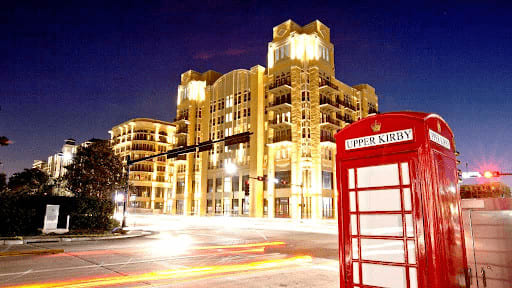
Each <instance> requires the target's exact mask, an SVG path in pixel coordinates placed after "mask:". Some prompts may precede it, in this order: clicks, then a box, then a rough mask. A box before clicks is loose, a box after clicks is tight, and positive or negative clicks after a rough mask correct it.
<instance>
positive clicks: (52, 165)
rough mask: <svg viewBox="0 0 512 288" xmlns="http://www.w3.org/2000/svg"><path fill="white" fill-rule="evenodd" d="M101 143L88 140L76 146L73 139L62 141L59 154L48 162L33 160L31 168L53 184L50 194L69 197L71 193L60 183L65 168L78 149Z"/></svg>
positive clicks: (51, 157) (54, 155)
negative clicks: (47, 177)
mask: <svg viewBox="0 0 512 288" xmlns="http://www.w3.org/2000/svg"><path fill="white" fill-rule="evenodd" d="M96 141H102V140H100V139H94V138H93V139H90V140H88V141H85V142H84V143H82V144H76V140H75V139H71V138H70V139H66V140H64V145H62V148H61V152H59V153H56V154H53V155H50V156H48V162H45V161H43V160H34V163H33V164H32V168H37V169H39V170H42V171H44V172H46V174H48V176H49V178H50V182H51V183H52V184H53V187H52V194H54V195H59V196H70V195H71V192H70V191H68V190H67V189H66V188H65V183H62V178H61V177H62V176H64V174H66V168H65V167H66V166H67V165H69V164H71V162H72V161H73V158H74V157H75V155H76V152H77V149H78V147H80V146H82V147H87V146H89V145H90V144H92V143H94V142H96Z"/></svg>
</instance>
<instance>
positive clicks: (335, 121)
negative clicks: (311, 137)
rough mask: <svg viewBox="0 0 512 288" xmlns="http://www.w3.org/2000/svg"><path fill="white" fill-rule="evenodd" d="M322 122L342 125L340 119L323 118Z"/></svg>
mask: <svg viewBox="0 0 512 288" xmlns="http://www.w3.org/2000/svg"><path fill="white" fill-rule="evenodd" d="M321 123H322V124H324V123H325V124H327V123H330V124H333V125H336V126H340V121H338V120H337V119H333V118H330V117H328V118H323V119H322V122H321Z"/></svg>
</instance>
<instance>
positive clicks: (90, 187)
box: [64, 141, 126, 199]
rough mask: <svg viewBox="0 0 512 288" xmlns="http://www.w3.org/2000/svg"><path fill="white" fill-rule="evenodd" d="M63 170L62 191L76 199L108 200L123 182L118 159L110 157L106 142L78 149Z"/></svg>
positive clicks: (121, 166)
mask: <svg viewBox="0 0 512 288" xmlns="http://www.w3.org/2000/svg"><path fill="white" fill-rule="evenodd" d="M65 168H66V174H64V180H65V183H66V184H65V185H66V188H67V189H69V190H70V191H71V192H72V193H73V194H74V195H75V196H77V197H98V198H104V199H105V198H110V197H111V196H112V194H113V193H114V192H115V191H116V190H119V189H121V188H122V187H123V186H124V184H125V183H126V180H125V178H124V175H123V164H122V162H121V159H120V158H119V157H118V156H116V155H114V152H113V151H112V148H111V147H110V145H109V143H108V142H107V141H98V142H94V143H93V144H91V145H89V146H87V147H79V148H78V150H77V153H76V156H75V157H74V158H73V162H72V163H71V164H69V165H68V166H66V167H65Z"/></svg>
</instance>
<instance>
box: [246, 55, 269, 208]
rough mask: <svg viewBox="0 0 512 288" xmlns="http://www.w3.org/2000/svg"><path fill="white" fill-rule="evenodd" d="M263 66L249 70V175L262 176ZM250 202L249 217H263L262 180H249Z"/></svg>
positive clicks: (263, 131)
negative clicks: (250, 133)
mask: <svg viewBox="0 0 512 288" xmlns="http://www.w3.org/2000/svg"><path fill="white" fill-rule="evenodd" d="M264 73H265V68H263V67H262V66H259V65H257V66H254V67H252V68H251V72H250V78H251V79H250V85H251V101H250V106H249V107H250V109H251V118H250V124H251V132H253V134H252V135H251V140H250V147H251V148H250V163H249V176H250V177H257V176H263V154H264V153H265V141H262V140H263V139H265V138H264V137H265V94H264V93H265V91H264V88H263V87H264V85H263V84H264V83H263V80H264V77H265V74H264ZM249 183H250V184H249V187H250V188H249V189H250V194H249V195H250V196H249V198H250V200H249V201H250V203H249V215H250V216H251V217H263V182H261V181H252V180H251V179H250V180H249Z"/></svg>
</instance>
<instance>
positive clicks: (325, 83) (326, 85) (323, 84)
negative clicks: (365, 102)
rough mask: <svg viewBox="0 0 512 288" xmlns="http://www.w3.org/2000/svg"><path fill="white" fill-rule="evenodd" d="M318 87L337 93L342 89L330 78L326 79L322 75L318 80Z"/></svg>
mask: <svg viewBox="0 0 512 288" xmlns="http://www.w3.org/2000/svg"><path fill="white" fill-rule="evenodd" d="M318 87H319V90H320V91H325V92H328V93H337V92H338V91H339V89H340V88H339V87H338V86H336V85H335V84H334V83H332V82H331V81H329V80H328V79H324V78H322V77H320V79H319V81H318Z"/></svg>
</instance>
